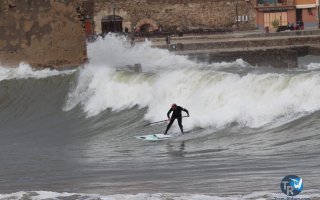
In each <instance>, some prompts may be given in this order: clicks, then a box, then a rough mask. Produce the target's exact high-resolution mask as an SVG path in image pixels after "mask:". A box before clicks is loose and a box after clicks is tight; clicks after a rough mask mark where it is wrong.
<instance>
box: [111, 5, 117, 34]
mask: <svg viewBox="0 0 320 200" xmlns="http://www.w3.org/2000/svg"><path fill="white" fill-rule="evenodd" d="M112 10H113V32H116V5H115V4H114V0H112Z"/></svg>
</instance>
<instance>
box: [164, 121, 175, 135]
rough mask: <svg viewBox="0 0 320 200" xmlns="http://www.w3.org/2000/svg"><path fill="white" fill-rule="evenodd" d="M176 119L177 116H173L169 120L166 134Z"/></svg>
mask: <svg viewBox="0 0 320 200" xmlns="http://www.w3.org/2000/svg"><path fill="white" fill-rule="evenodd" d="M174 120H175V118H171V120H170V122H169V124H168V126H167V129H166V132H165V133H164V134H165V135H166V134H167V132H168V130H169V129H170V127H171V125H172V124H173V122H174Z"/></svg>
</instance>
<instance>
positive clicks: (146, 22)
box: [135, 19, 159, 33]
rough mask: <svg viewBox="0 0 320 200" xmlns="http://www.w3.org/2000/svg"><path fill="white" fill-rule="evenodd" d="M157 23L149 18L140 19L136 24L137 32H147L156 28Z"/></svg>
mask: <svg viewBox="0 0 320 200" xmlns="http://www.w3.org/2000/svg"><path fill="white" fill-rule="evenodd" d="M158 28H159V27H158V25H157V23H156V22H154V21H153V20H151V19H142V20H140V21H139V22H138V23H137V25H136V30H135V31H137V32H142V33H149V32H152V31H155V30H158Z"/></svg>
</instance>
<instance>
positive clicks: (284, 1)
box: [255, 0, 319, 31]
mask: <svg viewBox="0 0 320 200" xmlns="http://www.w3.org/2000/svg"><path fill="white" fill-rule="evenodd" d="M318 7H319V4H318V0H257V1H256V5H255V8H256V12H257V14H256V16H257V18H256V24H257V27H258V28H259V29H269V30H271V31H274V30H276V28H277V27H278V26H287V25H288V23H290V24H295V25H297V24H298V25H299V24H300V25H301V29H304V28H305V27H306V28H316V27H318V24H319V14H318ZM302 22H303V23H302Z"/></svg>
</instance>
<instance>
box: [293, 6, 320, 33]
mask: <svg viewBox="0 0 320 200" xmlns="http://www.w3.org/2000/svg"><path fill="white" fill-rule="evenodd" d="M318 8H319V1H318V0H296V19H297V22H299V21H302V22H304V27H306V28H308V27H318V24H319V12H318Z"/></svg>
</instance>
